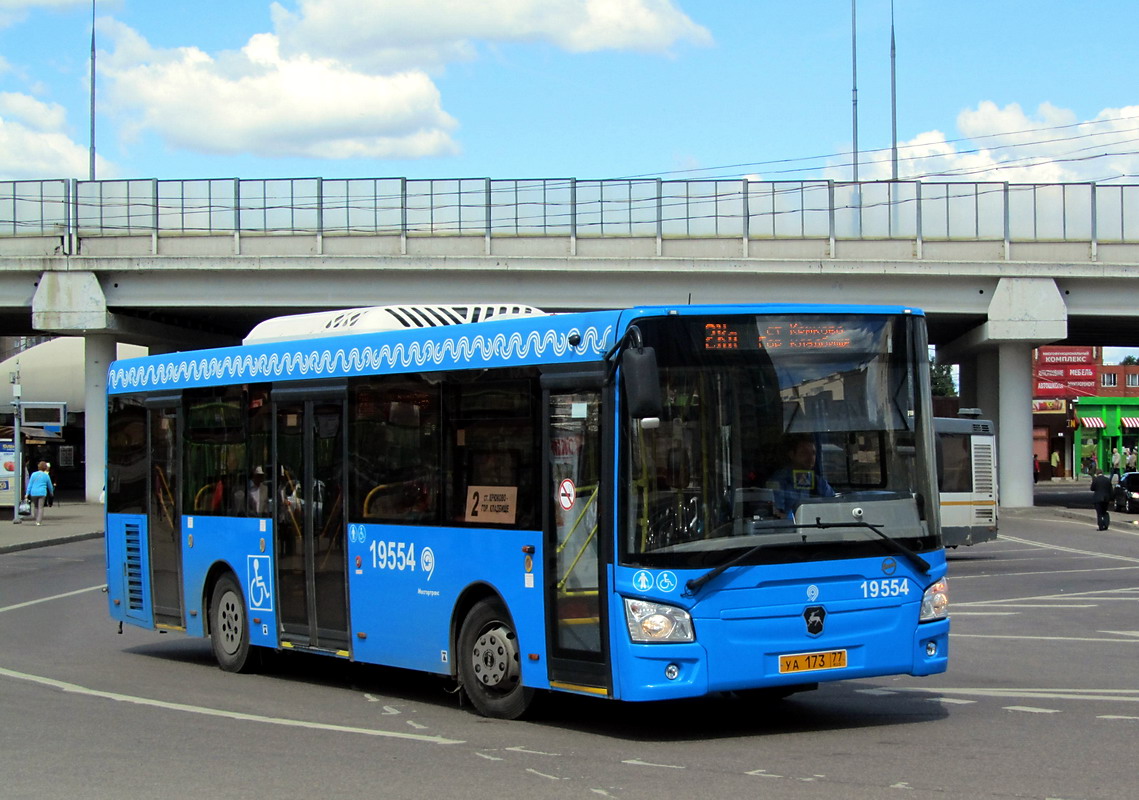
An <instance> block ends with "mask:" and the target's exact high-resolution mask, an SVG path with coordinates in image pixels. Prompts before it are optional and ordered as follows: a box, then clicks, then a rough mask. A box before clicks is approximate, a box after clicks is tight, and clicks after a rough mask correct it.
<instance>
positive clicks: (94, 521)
mask: <svg viewBox="0 0 1139 800" xmlns="http://www.w3.org/2000/svg"><path fill="white" fill-rule="evenodd" d="M104 528H105V525H104V522H103V504H102V503H71V502H62V503H59V502H57V503H56V504H55V505H54V506H52V507H51V508H45V509H44V515H43V524H41V525H36V524H35V523H34V522H32V521H31V520H29V519H27V518H23V519H22V520H21V521H20V522H19V523H18V524H17V523H14V522H12V509H10V508H3V509H0V553H14V552H16V551H17V550H30V549H32V548H34V547H50V546H51V545H55V544H66V543H67V542H76V541H79V540H80V539H97V538H101V537H102V536H103V529H104Z"/></svg>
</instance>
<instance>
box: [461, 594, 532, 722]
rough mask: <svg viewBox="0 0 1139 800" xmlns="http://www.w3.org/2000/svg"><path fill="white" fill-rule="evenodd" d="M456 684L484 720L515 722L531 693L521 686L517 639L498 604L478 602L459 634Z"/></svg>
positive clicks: (528, 701)
mask: <svg viewBox="0 0 1139 800" xmlns="http://www.w3.org/2000/svg"><path fill="white" fill-rule="evenodd" d="M459 683H460V684H461V685H462V687H463V691H464V692H465V693H466V695H467V697H468V698H470V701H471V703H472V704H473V705H474V707H475V709H476V710H477V711H478V712H479V713H480V714H482V715H483V716H486V717H495V718H498V719H518V718H519V717H520V716H522V715H523V714H524V713H525V712H526V709H527V708H528V707H529V705H530V701H531V700H532V699H533V697H534V690H533V689H527V688H526V687H525V686H523V685H522V657H521V654H520V652H519V649H518V636H517V635H516V634H515V632H514V626H513V624H512V623H511V622H510V615H509V614H507V613H506V609H505V608H503V606H502V604H501V603H499V602H495V601H491V600H480V601H479V602H478V603H475V605H474V607H473V608H471V611H470V613H469V614H467V617H466V619H464V620H463V626H462V628H461V629H460V631H459Z"/></svg>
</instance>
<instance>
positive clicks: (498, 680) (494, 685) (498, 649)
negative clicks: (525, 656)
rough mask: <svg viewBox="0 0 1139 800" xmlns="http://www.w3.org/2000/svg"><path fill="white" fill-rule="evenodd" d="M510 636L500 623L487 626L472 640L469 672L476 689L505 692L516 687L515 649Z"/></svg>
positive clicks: (516, 659) (513, 638)
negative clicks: (478, 686)
mask: <svg viewBox="0 0 1139 800" xmlns="http://www.w3.org/2000/svg"><path fill="white" fill-rule="evenodd" d="M516 641H517V640H516V639H515V636H514V633H513V632H512V631H511V630H510V629H509V628H507V627H506V626H504V625H503V624H501V623H495V624H493V625H489V626H487V627H486V628H485V629H483V631H482V632H481V633H480V634H479V635H478V638H477V639H475V646H474V649H473V650H472V651H471V668H472V671H473V674H474V677H475V680H476V681H477V682H478V683H479V685H480V686H483V687H484V688H486V689H492V690H495V691H500V692H504V691H509V690H510V689H513V688H514V686H516V685H517V683H518V675H519V671H518V647H517V645H516Z"/></svg>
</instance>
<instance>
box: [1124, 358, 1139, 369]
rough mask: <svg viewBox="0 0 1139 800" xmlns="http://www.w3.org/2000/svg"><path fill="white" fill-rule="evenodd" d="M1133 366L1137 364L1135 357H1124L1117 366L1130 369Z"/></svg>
mask: <svg viewBox="0 0 1139 800" xmlns="http://www.w3.org/2000/svg"><path fill="white" fill-rule="evenodd" d="M1135 364H1139V358H1136V357H1135V356H1124V357H1123V360H1122V361H1120V362H1119V365H1120V366H1122V367H1130V366H1134V365H1135Z"/></svg>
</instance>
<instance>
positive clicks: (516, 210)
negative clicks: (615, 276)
mask: <svg viewBox="0 0 1139 800" xmlns="http://www.w3.org/2000/svg"><path fill="white" fill-rule="evenodd" d="M211 233H213V234H216V233H238V234H247V233H248V234H301V233H304V234H319V235H325V236H335V235H351V234H369V235H402V236H448V235H484V236H488V237H490V236H571V237H638V236H648V237H654V236H655V237H657V238H661V237H690V238H703V237H739V238H742V239H745V240H747V239H755V240H759V239H806V238H830V239H832V240H834V239H910V240H918V241H921V240H997V241H1002V240H1003V241H1004V242H1006V243H1007V242H1010V241H1017V242H1021V241H1083V242H1088V241H1090V242H1092V243H1096V242H1137V241H1139V185H1119V184H1095V183H1061V184H1009V183H957V182H946V183H929V182H914V181H889V182H867V183H843V182H837V181H776V182H767V181H751V180H684V181H666V180H651V179H650V180H641V179H632V180H577V179H572V178H564V179H562V178H541V179H532V180H499V179H491V178H447V179H431V180H411V179H407V178H343V179H340V178H280V179H239V178H227V179H200V180H197V179H195V180H109V181H80V180H73V179H59V180H40V181H0V237H14V236H56V235H59V236H61V237H63V241H64V247H65V248H66V249H70V243H71V242H73V241H75V238H76V237H79V238H82V237H92V236H119V235H135V234H154V235H163V234H170V235H188V234H211Z"/></svg>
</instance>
